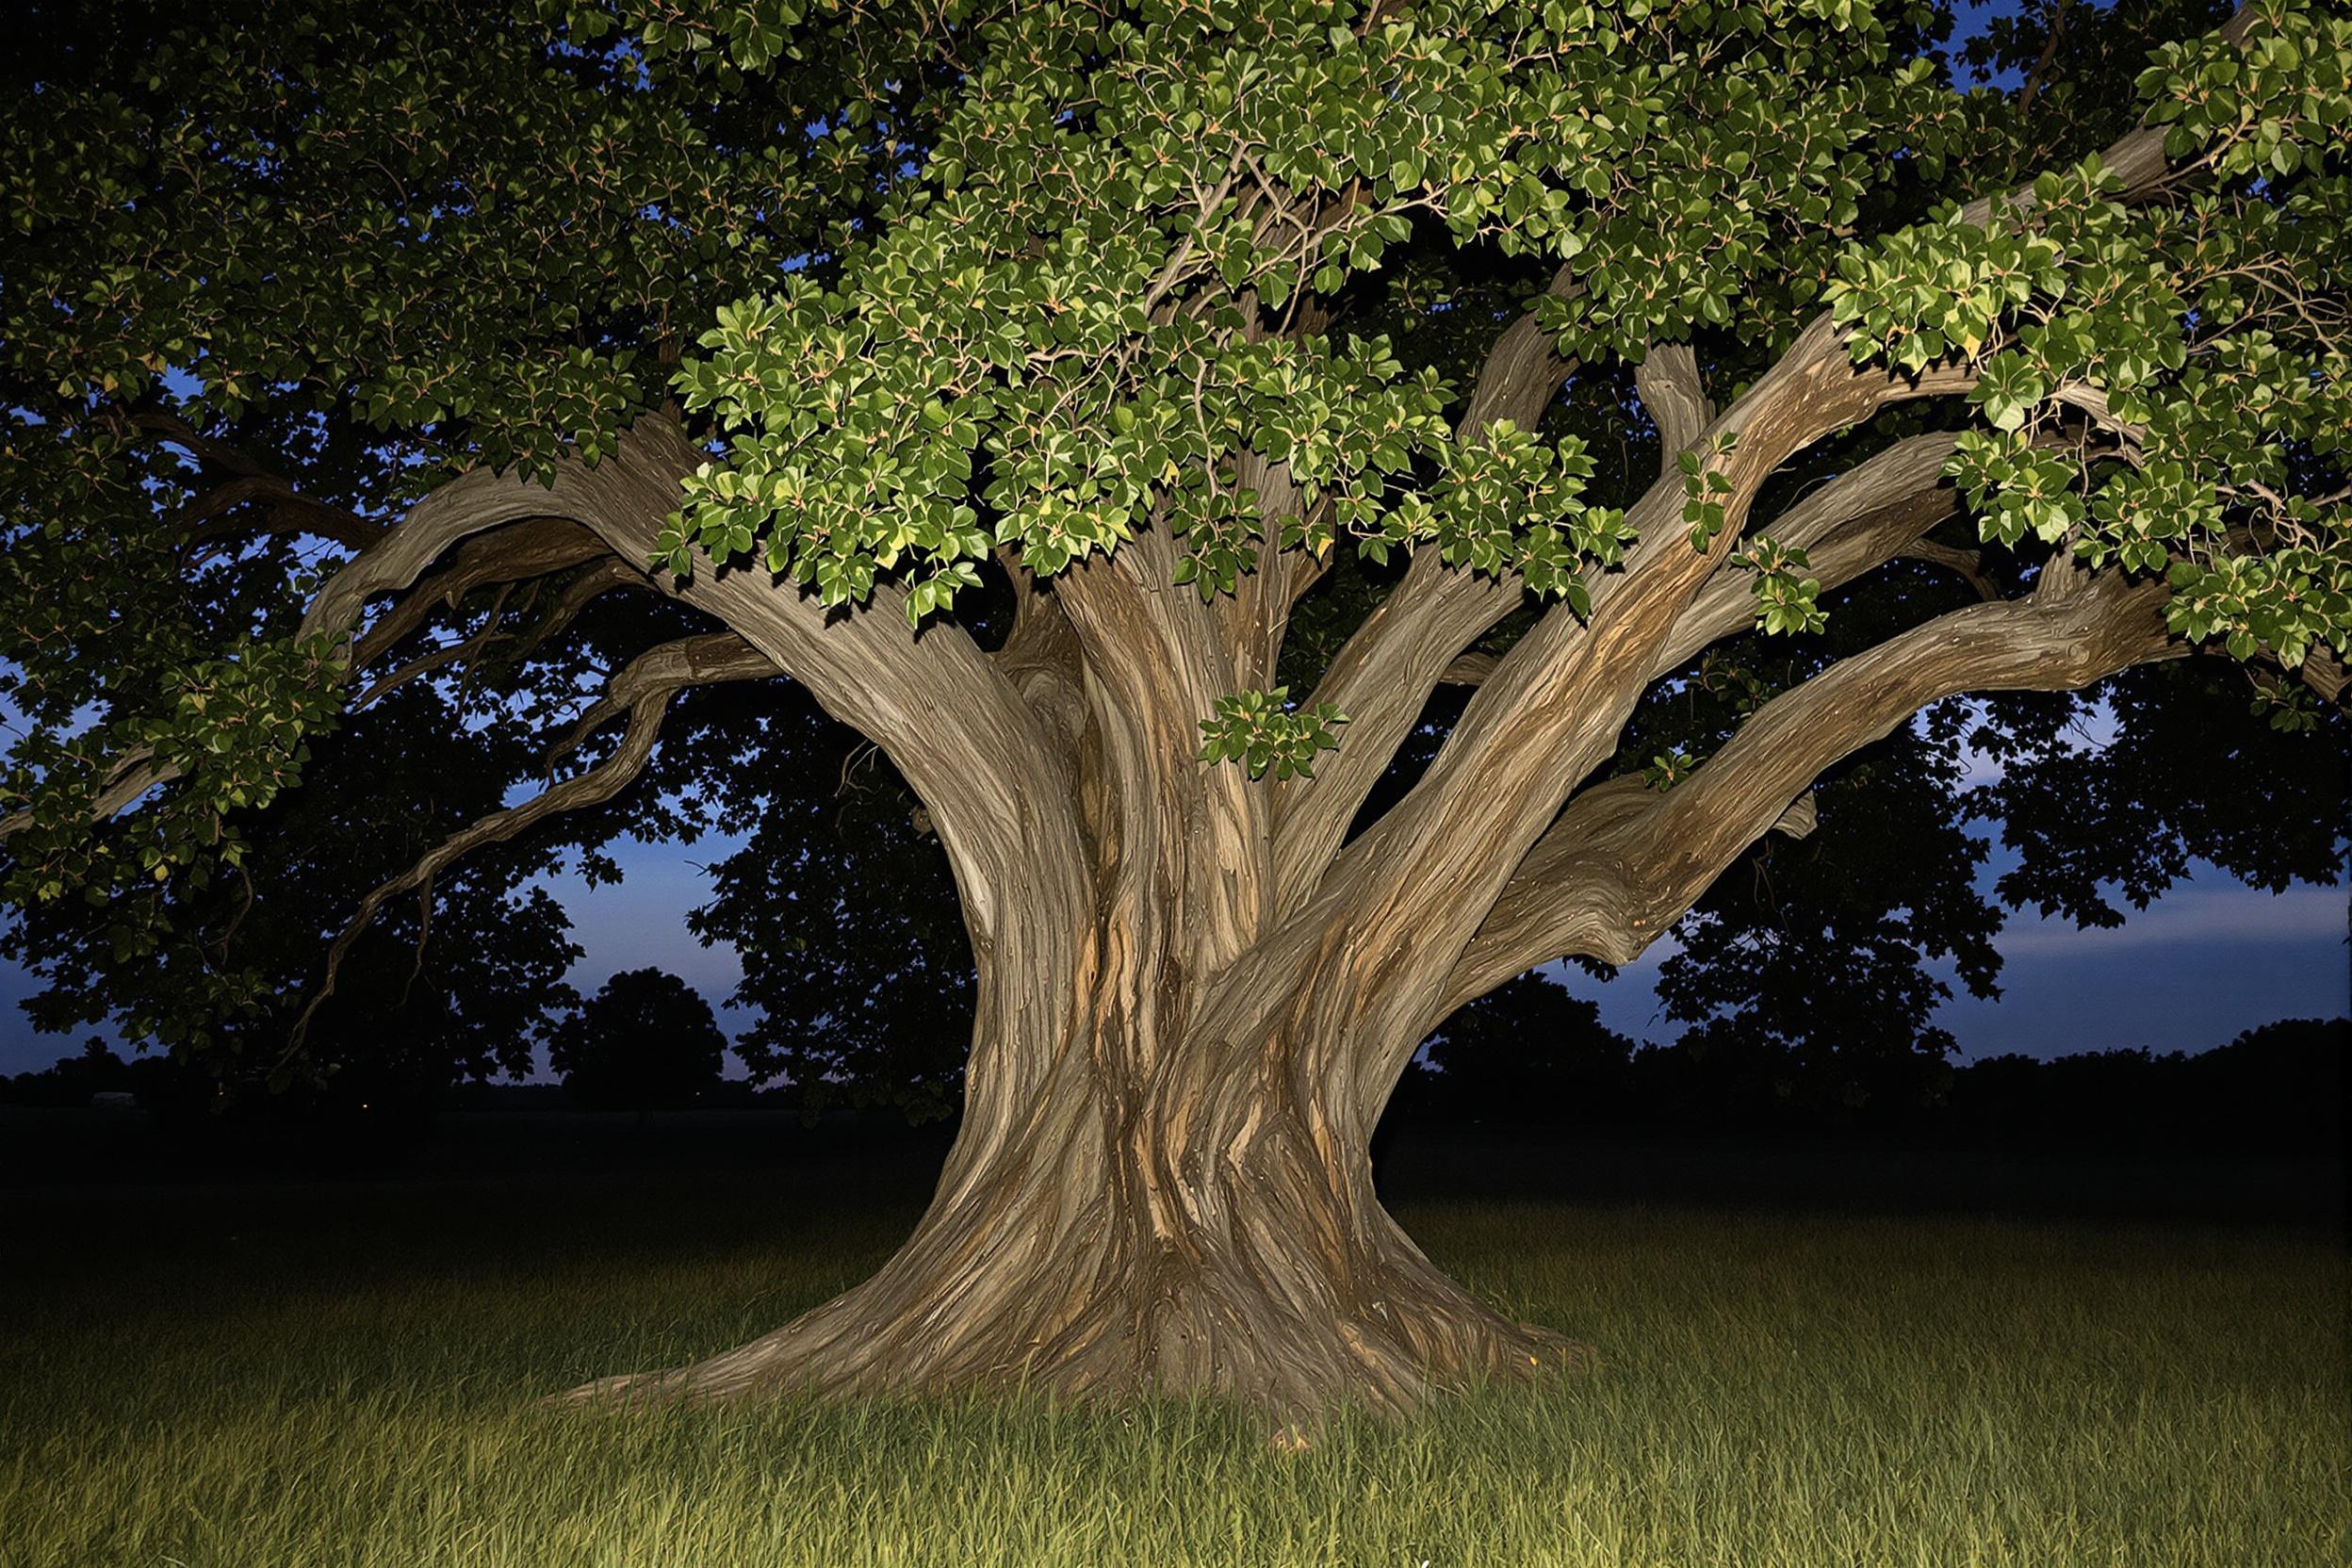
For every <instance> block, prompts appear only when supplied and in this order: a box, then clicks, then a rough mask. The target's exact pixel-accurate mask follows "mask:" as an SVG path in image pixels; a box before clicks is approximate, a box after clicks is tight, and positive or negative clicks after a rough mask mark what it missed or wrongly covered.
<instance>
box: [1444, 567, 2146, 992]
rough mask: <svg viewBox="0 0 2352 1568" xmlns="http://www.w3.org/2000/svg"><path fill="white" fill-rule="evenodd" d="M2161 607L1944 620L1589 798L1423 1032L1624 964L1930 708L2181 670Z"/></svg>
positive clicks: (2137, 590)
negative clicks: (1517, 980)
mask: <svg viewBox="0 0 2352 1568" xmlns="http://www.w3.org/2000/svg"><path fill="white" fill-rule="evenodd" d="M2166 597H2167V590H2166V589H2165V587H2164V583H2163V582H2162V581H2161V580H2145V579H2143V580H2132V579H2130V578H2127V577H2125V576H2124V575H2123V574H2122V573H2121V572H2118V571H2105V572H2099V573H2095V574H2091V575H2090V577H2089V579H2088V580H2086V581H2085V582H2083V583H2082V586H2081V587H2080V588H2079V590H2078V591H2077V592H2075V593H2072V594H2070V595H2066V596H2062V597H2059V598H2056V599H2054V600H2047V601H2045V600H2039V599H2035V598H2031V597H2029V598H2023V599H2010V600H2003V601H2001V602H1999V603H1992V604H1974V605H1969V606H1968V607H1966V608H1964V609H1961V610H1955V611H1952V612H1950V613H1946V614H1943V615H1939V616H1937V617H1936V618H1935V619H1933V620H1931V621H1928V622H1927V623H1925V624H1924V625H1921V626H1918V627H1915V628H1913V629H1911V630H1909V631H1906V632H1903V633H1902V634H1901V635H1899V636H1896V637H1892V638H1889V639H1888V640H1887V642H1885V643H1882V644H1880V645H1877V646H1876V647H1874V648H1871V649H1870V650H1869V651H1868V652H1866V653H1861V654H1857V655H1854V657H1852V658H1849V659H1845V660H1841V661H1840V662H1838V663H1837V664H1834V665H1832V666H1831V667H1830V668H1829V669H1827V670H1824V671H1823V672H1822V673H1821V674H1820V675H1818V676H1815V677H1814V678H1812V679H1810V680H1808V681H1806V682H1805V684H1803V685H1802V686H1799V687H1797V688H1796V689H1795V690H1793V691H1790V692H1788V693H1784V694H1782V695H1780V696H1778V697H1775V698H1774V699H1773V700H1772V701H1771V702H1769V703H1767V704H1765V705H1764V707H1763V708H1762V709H1760V710H1758V711H1757V712H1756V715H1755V716H1754V717H1752V718H1751V719H1749V720H1748V722H1747V723H1746V724H1745V725H1743V726H1741V727H1740V731H1739V733H1738V734H1737V735H1735V736H1733V737H1732V739H1731V741H1730V742H1729V743H1727V744H1726V745H1725V746H1724V747H1723V750H1722V751H1720V752H1718V753H1717V754H1716V755H1715V756H1714V757H1713V758H1711V759H1710V760H1707V763H1706V764H1705V765H1703V766H1702V767H1700V768H1699V769H1698V771H1697V772H1695V773H1693V774H1692V775H1691V776H1690V777H1689V778H1687V779H1685V780H1684V781H1683V782H1681V783H1680V784H1677V785H1676V786H1674V788H1673V789H1672V790H1669V791H1666V792H1663V793H1660V792H1657V791H1654V790H1651V789H1649V788H1648V787H1647V786H1646V785H1645V784H1644V783H1643V782H1642V780H1641V779H1639V778H1635V777H1629V776H1628V777H1620V778H1615V779H1611V780H1609V782H1607V783H1605V784H1601V785H1598V786H1595V787H1594V788H1593V789H1591V790H1589V791H1587V792H1584V793H1583V794H1581V795H1579V796H1577V797H1576V799H1575V800H1574V801H1572V802H1570V803H1569V805H1568V808H1567V809H1565V810H1564V811H1562V812H1561V813H1560V818H1559V819H1558V821H1557V822H1555V823H1554V824H1553V825H1552V826H1551V827H1550V828H1549V829H1548V830H1547V831H1546V832H1545V833H1544V836H1543V838H1542V839H1540V840H1538V841H1537V842H1536V844H1535V845H1534V846H1533V847H1532V848H1531V849H1530V850H1529V851H1528V853H1527V858H1525V859H1524V860H1523V861H1522V862H1521V864H1520V866H1519V868H1518V870H1517V871H1516V872H1514V874H1512V876H1511V882H1510V884H1509V885H1508V886H1507V887H1506V889H1505V890H1504V891H1503V894H1502V896H1501V897H1500V898H1498V899H1497V900H1496V901H1495V907H1494V908H1493V910H1492V911H1491V912H1490V913H1489V914H1488V916H1487V918H1486V920H1485V921H1484V922H1483V923H1481V924H1480V925H1479V927H1478V934H1477V936H1476V937H1475V938H1474V939H1472V940H1471V942H1470V944H1469V946H1468V947H1467V949H1466V950H1465V951H1464V952H1463V954H1462V959H1461V961H1460V962H1459V963H1458V964H1457V965H1456V966H1455V969H1454V972H1453V973H1452V975H1451V976H1450V977H1449V978H1448V980H1447V982H1446V987H1445V989H1444V991H1443V993H1442V994H1441V996H1440V998H1439V999H1438V1001H1437V1002H1436V1003H1435V1004H1434V1005H1433V1007H1432V1011H1431V1014H1430V1017H1429V1027H1432V1028H1434V1027H1435V1026H1436V1024H1437V1022H1439V1021H1442V1020H1443V1019H1444V1017H1445V1015H1446V1013H1449V1012H1451V1011H1452V1010H1453V1009H1454V1008H1456V1007H1458V1006H1460V1005H1462V1003H1464V1002H1466V1001H1468V1000H1470V999H1471V998H1473V997H1477V996H1481V995H1483V994H1485V993H1486V992H1487V991H1489V990H1491V989H1493V988H1495V987H1496V986H1498V985H1501V984H1502V983H1503V982H1504V981H1506V980H1508V979H1510V978H1511V976H1513V975H1515V974H1519V973H1521V972H1524V971H1526V970H1528V969H1531V968H1533V967H1535V966H1536V965H1538V964H1542V963H1547V962H1549V961H1551V960H1552V959H1555V958H1559V957H1562V956H1567V955H1570V954H1582V955H1585V956H1591V957H1595V958H1599V959H1601V960H1603V961H1604V962H1608V963H1617V964H1622V963H1628V962H1630V961H1632V959H1634V958H1635V957H1637V956H1640V954H1641V952H1642V949H1643V948H1645V947H1646V946H1648V945H1649V943H1650V942H1651V940H1653V939H1655V938H1656V937H1657V936H1658V933H1660V932H1662V931H1664V930H1665V929H1666V928H1667V927H1668V926H1670V925H1672V924H1673V923H1674V922H1675V921H1676V920H1678V919H1680V918H1681V916H1682V914H1683V912H1684V911H1685V910H1687V909H1688V908H1689V907H1691V904H1692V903H1694V902H1695V901H1696V900H1697V898H1698V896H1699V895H1700V894H1701V893H1702V892H1704V891H1705V890H1707V886H1708V884H1710V883H1711V882H1713V881H1714V879H1715V878H1716V877H1717V876H1718V875H1720V874H1722V872H1723V868H1724V867H1725V866H1727V865H1729V864H1730V863H1731V861H1732V860H1733V859H1734V858H1737V857H1738V856H1739V854H1740V852H1741V851H1742V850H1744V849H1746V848H1747V846H1748V845H1749V844H1751V843H1754V842H1755V841H1756V840H1757V839H1758V838H1760V837H1762V836H1763V835H1764V834H1765V833H1766V832H1768V831H1771V830H1772V828H1773V827H1774V826H1775V825H1779V824H1781V823H1782V822H1784V821H1789V813H1790V812H1791V810H1792V809H1795V808H1796V806H1797V804H1798V803H1799V802H1800V800H1801V798H1802V797H1803V796H1804V794H1805V792H1806V791H1808V790H1809V789H1810V788H1811V786H1812V784H1813V781H1814V780H1815V779H1816V778H1818V777H1819V776H1821V773H1822V772H1824V771H1825V770H1826V769H1828V768H1829V767H1830V766H1831V765H1833V764H1834V763H1836V762H1837V761H1838V760H1839V759H1841V758H1844V757H1847V756H1850V755H1851V754H1853V753H1854V752H1855V751H1857V750H1859V749H1860V748H1861V747H1863V746H1866V745H1868V744H1870V743H1871V742H1873V741H1876V740H1878V739H1880V738H1882V737H1884V736H1886V735H1887V734H1888V733H1890V732H1891V731H1892V730H1893V729H1894V728H1895V727H1897V726H1898V725H1901V724H1903V722H1905V721H1906V720H1907V719H1909V718H1910V716H1911V715H1912V714H1914V713H1916V712H1917V711H1919V710H1920V709H1921V708H1924V707H1926V706H1927V705H1928V704H1930V703H1933V702H1936V701H1937V700H1940V699H1941V698H1944V697H1948V696H1954V695H1958V694H1962V693H1967V692H1993V691H2060V690H2072V689H2075V688H2078V687H2082V686H2087V685H2089V684H2091V683H2092V682H2093V681H2096V680H2099V679H2101V678H2105V677H2107V676H2109V675H2113V674H2114V673H2115V672H2116V671H2117V670H2120V669H2123V668H2125V667H2127V666H2129V665H2131V664H2136V663H2143V662H2148V661H2150V660H2155V659H2164V658H2171V657H2177V656H2178V655H2180V653H2182V652H2184V651H2185V649H2184V648H2183V647H2182V646H2181V645H2179V644H2177V643H2175V642H2174V641H2173V640H2172V639H2171V637H2170V636H2169V635H2168V634H2167V633H2166V631H2165V629H2164V614H2163V606H2164V600H2165V598H2166ZM1791 825H1795V824H1794V823H1791Z"/></svg>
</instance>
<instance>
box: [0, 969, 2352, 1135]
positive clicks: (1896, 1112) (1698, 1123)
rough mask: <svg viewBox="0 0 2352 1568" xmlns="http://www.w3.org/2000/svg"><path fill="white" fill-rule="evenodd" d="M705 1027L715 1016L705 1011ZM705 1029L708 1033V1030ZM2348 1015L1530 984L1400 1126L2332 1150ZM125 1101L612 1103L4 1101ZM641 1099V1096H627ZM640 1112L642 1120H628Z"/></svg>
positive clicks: (306, 1095) (157, 1092)
mask: <svg viewBox="0 0 2352 1568" xmlns="http://www.w3.org/2000/svg"><path fill="white" fill-rule="evenodd" d="M706 1016H707V1013H706ZM715 1033H716V1032H715V1030H713V1031H712V1034H713V1036H714V1037H715ZM2347 1056H2352V1020H2345V1019H2341V1018H2339V1019H2333V1020H2327V1021H2321V1020H2316V1019H2293V1020H2286V1021H2280V1022H2277V1023H2270V1024H2265V1025H2263V1026H2262V1027H2261V1028H2258V1029H2251V1030H2248V1031H2246V1033H2244V1034H2242V1035H2240V1036H2239V1037H2237V1038H2235V1039H2233V1040H2231V1041H2229V1042H2228V1043H2227V1044H2224V1045H2221V1046H2219V1047H2217V1048H2215V1049H2213V1050H2210V1051H2205V1052H2201V1053H2197V1054H2183V1053H2180V1052H2173V1053H2168V1054H2155V1053H2151V1052H2148V1051H2131V1050H2117V1051H2102V1052H2091V1053H2083V1054H2076V1055H2069V1056H2061V1057H2057V1058H2055V1059H2053V1060H2049V1061H2043V1060H2039V1059H2037V1058H2034V1057H2030V1056H2023V1055H2015V1054H2007V1055H1995V1056H1989V1057H1981V1058H1976V1059H1972V1060H1971V1059H1958V1058H1955V1057H1953V1056H1950V1055H1947V1054H1940V1053H1938V1052H1937V1051H1936V1050H1935V1049H1934V1048H1933V1046H1932V1045H1931V1046H1930V1047H1928V1048H1925V1049H1913V1050H1885V1049H1882V1050H1877V1051H1856V1050H1853V1049H1845V1050H1838V1049H1823V1048H1808V1047H1805V1046H1787V1045H1780V1044H1776V1043H1772V1042H1770V1041H1761V1040H1757V1039H1756V1038H1754V1037H1751V1036H1749V1035H1747V1034H1745V1033H1744V1032H1742V1031H1739V1030H1736V1029H1709V1028H1707V1027H1705V1026H1702V1027H1699V1028H1694V1029H1691V1030H1687V1031H1685V1032H1684V1034H1683V1035H1682V1036H1681V1037H1680V1038H1679V1039H1678V1040H1676V1041H1675V1042H1674V1044H1672V1045H1665V1046H1638V1045H1636V1044H1635V1042H1634V1041H1632V1040H1631V1039H1629V1038H1627V1037H1625V1036H1624V1035H1621V1034H1618V1033H1617V1032H1615V1031H1613V1030H1611V1029H1609V1028H1608V1027H1606V1026H1605V1025H1604V1024H1603V1023H1602V1022H1601V1021H1600V1014H1599V1009H1598V1007H1597V1006H1596V1005H1594V1004H1593V1003H1592V1002H1590V1001H1588V1000H1585V999H1583V998H1580V997H1576V996H1574V995H1571V994H1570V993H1569V992H1568V991H1567V990H1566V989H1564V988H1561V987H1560V986H1559V985H1557V984H1555V983H1553V982H1552V981H1550V980H1548V979H1545V978H1544V977H1542V976H1538V975H1529V976H1526V977H1523V978H1522V979H1520V980H1518V981H1515V982H1513V983H1512V984H1511V985H1510V986H1506V987H1504V988H1502V989H1500V990H1498V991H1496V992H1495V993H1494V995H1492V996H1490V997H1488V998H1486V999H1484V1000H1482V1001H1480V1002H1478V1003H1475V1004H1473V1005H1470V1006H1468V1007H1466V1008H1464V1009H1463V1010H1462V1012H1461V1013H1459V1014H1457V1015H1456V1016H1455V1017H1454V1018H1453V1019H1452V1020H1450V1021H1448V1022H1447V1024H1446V1028H1445V1029H1444V1030H1443V1031H1442V1032H1441V1033H1439V1034H1438V1035H1437V1036H1435V1037H1432V1039H1431V1040H1430V1042H1429V1047H1428V1049H1427V1050H1426V1051H1424V1052H1423V1054H1422V1056H1421V1058H1420V1059H1419V1060H1417V1061H1416V1062H1415V1063H1414V1064H1413V1068H1412V1069H1411V1070H1408V1072H1407V1073H1406V1075H1405V1079H1404V1081H1403V1083H1402V1084H1400V1085H1399V1086H1398V1088H1397V1098H1396V1100H1395V1102H1394V1103H1393V1105H1392V1108H1391V1110H1390V1113H1389V1116H1390V1125H1391V1126H1392V1128H1397V1127H1406V1128H1410V1127H1442V1126H1463V1125H1490V1126H1495V1127H1498V1128H1513V1129H1526V1130H1553V1131H1560V1132H1573V1131H1579V1130H1584V1131H1593V1132H1625V1133H1642V1134H1662V1135H1721V1136H1728V1137H1750V1136H1765V1137H1772V1136H1790V1137H1804V1138H1812V1139H1821V1138H1827V1139H1833V1140H1835V1139H1842V1138H1852V1139H1857V1140H1883V1139H1920V1140H1925V1141H1932V1142H1936V1143H1941V1144H1948V1145H1962V1146H1975V1147H1991V1148H2014V1149H2020V1150H2042V1149H2047V1150H2069V1151H2101V1150H2107V1151H2116V1152H2135V1153H2151V1154H2161V1153H2202V1152H2213V1153H2279V1154H2327V1153H2341V1152H2343V1150H2344V1142H2345V1082H2344V1080H2345V1070H2344V1069H2345V1062H2346V1058H2347ZM694 1077H695V1080H696V1081H695V1085H694V1087H693V1090H692V1092H691V1093H688V1092H684V1091H683V1090H681V1091H680V1092H679V1093H678V1094H675V1095H673V1096H670V1097H667V1098H665V1099H660V1100H655V1101H652V1102H650V1103H654V1104H657V1105H662V1106H664V1107H668V1108H679V1109H683V1108H697V1109H739V1110H741V1109H755V1108H761V1107H774V1108H778V1109H785V1108H790V1109H794V1110H801V1111H805V1110H807V1108H808V1107H807V1104H806V1103H805V1098H804V1097H799V1096H795V1095H793V1094H792V1093H791V1092H790V1091H789V1090H788V1089H783V1088H776V1089H767V1090H761V1089H759V1088H756V1087H755V1086H752V1085H750V1084H746V1083H743V1082H742V1081H740V1080H720V1079H717V1078H716V1077H715V1075H714V1074H711V1073H710V1070H709V1065H708V1064H704V1069H703V1070H701V1071H697V1072H696V1073H695V1074H694ZM121 1097H128V1103H131V1104H134V1105H136V1106H137V1107H138V1108H139V1109H142V1110H145V1111H148V1112H150V1113H151V1114H153V1115H155V1116H156V1117H157V1118H158V1119H160V1120H163V1121H165V1122H168V1123H171V1124H173V1125H175V1126H181V1127H186V1126H187V1125H188V1124H189V1123H191V1122H212V1121H221V1120H225V1121H229V1122H251V1121H253V1120H264V1121H278V1122H286V1121H325V1122H335V1121H346V1120H349V1119H352V1118H363V1119H366V1120H367V1121H368V1122H369V1123H371V1124H372V1125H373V1126H374V1127H375V1128H376V1129H377V1130H378V1131H379V1132H384V1133H389V1132H391V1131H393V1129H394V1128H395V1127H396V1126H398V1125H401V1124H405V1125H407V1126H409V1127H411V1128H413V1129H415V1130H417V1131H419V1132H421V1131H422V1130H423V1128H424V1127H425V1126H427V1125H429V1124H430V1122H431V1120H432V1119H433V1116H434V1115H435V1114H436V1113H438V1112H441V1111H446V1110H502V1109H503V1110H564V1109H590V1110H594V1109H609V1108H612V1103H608V1102H610V1101H611V1096H609V1095H606V1096H598V1095H596V1094H593V1093H586V1092H583V1090H582V1088H581V1087H580V1086H572V1087H569V1088H567V1087H564V1086H559V1085H554V1084H547V1085H500V1084H483V1083H457V1082H446V1083H429V1082H423V1081H420V1080H418V1079H417V1078H416V1077H414V1076H413V1075H410V1076H402V1077H393V1076H389V1075H386V1076H383V1077H368V1076H360V1077H342V1078H340V1079H339V1080H337V1081H335V1082H333V1083H331V1084H330V1085H327V1086H311V1087H308V1088H297V1089H295V1090H293V1091H290V1092H287V1093H282V1094H267V1095H253V1094H247V1095H229V1096H225V1097H224V1096H223V1095H222V1094H221V1090H220V1086H219V1083H218V1081H217V1080H216V1079H215V1078H213V1077H212V1076H210V1075H209V1074H204V1073H199V1072H192V1071H190V1070H187V1069H186V1068H184V1067H182V1066H180V1065H179V1064H177V1063H175V1062H174V1061H172V1059H171V1058H169V1057H160V1056H140V1057H139V1058H136V1059H134V1060H131V1061H124V1060H123V1059H122V1057H120V1056H118V1055H116V1054H113V1053H112V1052H110V1051H108V1050H107V1049H106V1047H105V1045H104V1044H103V1043H102V1042H100V1041H98V1040H96V1039H92V1040H90V1042H89V1043H88V1044H87V1046H86V1047H85V1048H84V1050H83V1052H82V1054H78V1055H73V1056H67V1057H65V1058H63V1059H61V1060H60V1061H58V1062H57V1064H56V1065H55V1066H53V1067H51V1068H49V1069H47V1070H43V1071H40V1072H26V1073H22V1074H19V1075H18V1076H16V1077H14V1078H8V1079H0V1103H13V1104H19V1105H31V1106H53V1107H87V1106H90V1105H91V1104H92V1103H100V1104H117V1105H119V1104H122V1103H125V1102H124V1101H123V1099H122V1098H121ZM613 1103H617V1102H613ZM629 1104H630V1105H631V1106H635V1105H636V1102H635V1101H631V1102H629ZM640 1108H641V1107H640Z"/></svg>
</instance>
